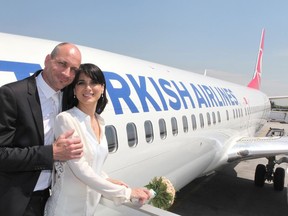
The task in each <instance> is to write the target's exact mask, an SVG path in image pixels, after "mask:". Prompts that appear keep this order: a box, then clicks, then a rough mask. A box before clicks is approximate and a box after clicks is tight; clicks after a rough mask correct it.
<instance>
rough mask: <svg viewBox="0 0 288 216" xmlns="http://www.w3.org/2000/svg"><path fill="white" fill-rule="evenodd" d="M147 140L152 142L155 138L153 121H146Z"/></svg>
mask: <svg viewBox="0 0 288 216" xmlns="http://www.w3.org/2000/svg"><path fill="white" fill-rule="evenodd" d="M144 127H145V137H146V142H147V143H151V142H152V141H153V139H154V134H153V126H152V122H151V121H148V120H147V121H145V122H144Z"/></svg>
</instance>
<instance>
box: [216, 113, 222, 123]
mask: <svg viewBox="0 0 288 216" xmlns="http://www.w3.org/2000/svg"><path fill="white" fill-rule="evenodd" d="M217 119H218V123H220V122H221V115H220V112H219V111H217Z"/></svg>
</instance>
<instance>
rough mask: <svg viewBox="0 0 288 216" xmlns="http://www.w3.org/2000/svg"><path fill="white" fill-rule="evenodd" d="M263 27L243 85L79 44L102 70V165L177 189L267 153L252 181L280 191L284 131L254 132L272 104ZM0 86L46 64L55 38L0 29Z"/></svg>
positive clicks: (287, 142)
mask: <svg viewBox="0 0 288 216" xmlns="http://www.w3.org/2000/svg"><path fill="white" fill-rule="evenodd" d="M264 36H265V30H264V29H263V30H262V33H261V40H260V46H259V51H258V58H257V62H256V67H255V72H254V76H253V78H252V79H251V81H250V82H249V84H248V85H247V86H242V85H239V84H235V83H231V82H227V81H224V80H220V79H216V78H212V77H209V76H207V75H206V76H204V75H201V74H198V73H193V72H190V71H184V70H181V69H177V68H173V67H169V66H164V65H161V64H157V63H153V62H148V61H145V60H140V59H136V58H132V57H128V56H123V55H120V54H115V53H111V52H107V51H103V50H98V49H94V48H90V47H85V46H80V45H79V46H78V47H79V49H80V50H81V52H82V62H90V63H94V64H96V65H97V66H99V67H100V68H101V69H102V71H103V72H104V75H105V79H106V85H107V94H108V100H109V102H108V105H107V106H106V108H105V111H104V112H103V113H102V116H103V117H104V119H105V122H106V124H107V126H106V135H107V140H108V143H109V157H108V159H107V161H106V164H105V167H104V170H105V172H107V173H108V174H109V175H110V176H112V177H113V178H118V179H121V180H123V181H125V182H127V183H128V184H129V185H130V186H131V187H135V186H144V185H147V184H148V182H149V181H150V180H151V179H152V178H154V177H155V176H165V177H166V178H168V179H169V180H170V181H171V182H172V183H173V185H174V187H175V189H176V190H180V189H181V188H183V187H184V186H185V185H187V184H188V183H190V182H191V181H193V180H194V179H196V178H198V177H200V176H203V175H206V174H209V173H211V172H212V171H213V170H215V169H217V168H219V167H221V166H224V165H228V164H230V163H237V162H240V161H242V160H249V159H256V158H263V157H266V158H267V159H268V163H267V165H264V164H259V165H258V166H257V168H256V171H255V180H254V182H255V185H256V186H260V187H262V186H263V185H264V182H265V181H266V180H268V181H273V182H274V189H275V190H280V191H281V190H283V188H284V178H285V170H284V169H283V168H281V167H277V168H276V166H277V164H280V163H281V162H285V161H288V160H287V158H286V157H285V156H283V157H282V158H281V159H279V160H276V159H275V157H276V156H278V155H285V154H287V153H288V137H286V136H273V137H258V136H257V132H258V131H259V130H260V129H261V127H262V126H263V125H264V124H265V123H266V122H267V119H268V116H269V112H270V109H271V106H270V101H269V97H268V96H267V95H265V94H264V93H263V92H261V91H260V87H261V75H262V57H263V56H262V55H263V49H264ZM0 40H1V44H0V50H1V52H0V77H1V79H0V86H1V85H4V84H6V83H9V82H13V81H16V80H20V79H23V78H25V77H27V76H30V75H31V74H33V72H35V71H36V70H38V69H40V68H42V67H43V63H44V59H45V56H46V55H47V54H48V53H49V52H50V51H51V50H52V49H53V48H54V46H55V45H56V44H58V43H59V42H57V41H50V40H44V39H39V38H32V37H26V36H20V35H12V34H7V33H0Z"/></svg>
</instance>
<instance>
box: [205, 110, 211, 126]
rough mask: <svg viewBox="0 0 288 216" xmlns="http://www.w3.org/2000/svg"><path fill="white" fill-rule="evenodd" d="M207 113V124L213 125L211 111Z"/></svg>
mask: <svg viewBox="0 0 288 216" xmlns="http://www.w3.org/2000/svg"><path fill="white" fill-rule="evenodd" d="M206 115H207V124H208V125H211V117H210V113H208V112H207V113H206Z"/></svg>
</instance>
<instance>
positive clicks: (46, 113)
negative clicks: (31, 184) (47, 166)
mask: <svg viewBox="0 0 288 216" xmlns="http://www.w3.org/2000/svg"><path fill="white" fill-rule="evenodd" d="M36 85H37V89H38V94H39V98H40V104H41V110H42V117H43V126H44V145H51V144H52V143H53V142H54V130H53V126H54V121H55V118H56V115H57V114H58V113H59V112H60V109H61V101H62V100H61V99H62V93H61V91H58V92H56V91H55V90H54V89H52V88H51V87H50V86H49V85H48V84H47V83H46V82H45V80H44V79H43V77H42V73H41V74H39V75H38V76H37V77H36ZM51 173H52V172H51V170H43V171H42V172H41V174H40V176H39V179H38V181H37V184H36V186H35V188H34V191H37V190H44V189H46V188H48V187H50V185H51Z"/></svg>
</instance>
